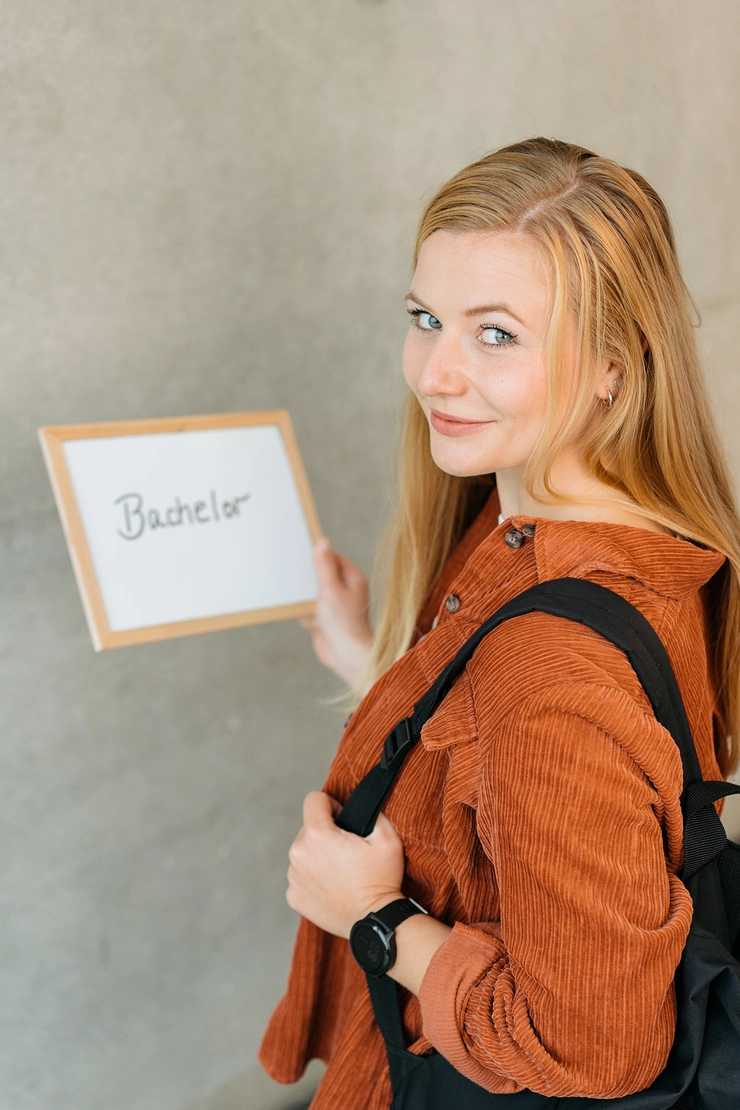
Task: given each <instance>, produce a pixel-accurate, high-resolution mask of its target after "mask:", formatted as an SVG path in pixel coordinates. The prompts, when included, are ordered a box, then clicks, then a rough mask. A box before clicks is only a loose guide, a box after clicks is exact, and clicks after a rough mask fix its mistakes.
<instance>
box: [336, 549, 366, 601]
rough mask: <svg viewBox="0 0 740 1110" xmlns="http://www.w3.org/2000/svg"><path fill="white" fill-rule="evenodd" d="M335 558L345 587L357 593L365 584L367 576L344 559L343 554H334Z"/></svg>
mask: <svg viewBox="0 0 740 1110" xmlns="http://www.w3.org/2000/svg"><path fill="white" fill-rule="evenodd" d="M335 558H336V560H337V563H338V567H339V574H340V575H341V578H342V582H343V583H344V585H345V586H346V587H347V589H348V590H351V592H352V593H359V592H360V590H363V589H365V588H366V586H367V576H366V575H365V573H364V572H363V571H361V570H360V568H359V567H358V566H356V565H355V564H354V563H353V562H351V561H350V560H349V559H345V557H344V556H343V555H336V556H335Z"/></svg>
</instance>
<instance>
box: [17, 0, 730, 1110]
mask: <svg viewBox="0 0 740 1110" xmlns="http://www.w3.org/2000/svg"><path fill="white" fill-rule="evenodd" d="M739 48H740V8H739V7H738V5H737V4H736V3H735V0H704V3H702V4H701V6H699V7H697V5H696V3H695V0H693V2H689V0H609V2H605V0H516V2H514V3H511V2H510V3H504V2H503V0H454V2H453V0H424V2H422V0H385V2H383V0H364V2H361V0H311V3H306V2H301V0H270V2H269V3H263V4H257V3H256V2H255V0H220V2H218V3H208V4H206V3H204V2H198V0H170V2H169V3H166V4H163V3H157V2H156V0H128V3H126V4H112V3H110V0H53V2H52V0H4V2H3V4H2V8H1V9H0V178H1V185H0V251H1V253H2V263H1V265H0V287H1V293H0V303H1V304H2V311H1V312H0V327H1V328H2V356H3V371H2V397H3V413H4V418H5V419H4V428H3V433H2V444H1V449H0V466H1V467H2V491H3V497H2V510H1V512H2V532H1V535H2V576H1V578H2V613H1V620H0V636H1V637H2V642H1V646H0V651H1V653H2V671H1V672H0V673H1V675H2V677H1V678H0V682H1V683H2V689H3V696H2V699H1V703H2V733H1V735H2V805H0V857H1V858H2V882H1V884H0V899H1V900H2V909H1V910H0V983H1V984H2V989H0V1029H1V1030H2V1035H1V1036H0V1107H2V1110H52V1108H53V1110H99V1108H100V1110H103V1108H104V1110H236V1108H237V1107H239V1108H249V1110H263V1108H265V1110H266V1108H270V1107H283V1106H287V1105H290V1104H291V1103H292V1101H294V1100H296V1099H297V1098H298V1096H299V1094H300V1090H304V1091H305V1090H308V1089H309V1088H310V1086H311V1084H312V1083H313V1082H314V1078H315V1077H314V1076H310V1077H309V1079H308V1080H307V1081H306V1083H304V1085H303V1087H302V1088H301V1089H300V1090H299V1091H298V1092H296V1091H295V1090H292V1091H291V1090H285V1089H283V1088H279V1087H278V1086H277V1085H276V1084H273V1083H272V1082H271V1081H269V1080H267V1079H266V1078H265V1077H263V1076H262V1075H261V1073H260V1071H259V1069H258V1068H257V1066H256V1064H255V1052H256V1047H257V1044H258V1040H259V1037H260V1033H261V1030H262V1028H263V1025H264V1022H265V1019H266V1017H267V1015H268V1013H269V1012H270V1009H271V1007H272V1006H273V1004H274V1003H275V1001H276V999H277V998H278V996H279V994H280V993H281V990H282V986H283V982H284V977H285V972H286V966H287V959H288V953H289V949H290V945H291V940H292V936H293V932H294V927H295V921H294V917H293V915H292V913H291V911H290V910H289V909H288V908H287V906H286V905H285V903H284V900H283V889H284V871H285V865H286V864H285V854H286V850H287V847H288V844H289V843H290V840H291V838H292V836H293V834H294V831H295V829H296V827H297V824H298V821H299V804H300V799H301V798H302V795H303V793H304V792H305V790H306V789H308V788H310V787H315V786H318V785H320V783H321V781H322V777H323V775H324V772H325V769H326V767H327V765H328V762H329V759H330V757H331V754H332V750H333V748H334V746H335V744H336V742H337V739H338V736H339V733H340V728H341V717H340V716H339V715H338V713H337V712H336V711H335V709H333V708H330V707H328V706H327V705H325V704H323V703H322V702H321V700H320V698H321V697H322V696H324V695H331V694H333V693H335V692H336V686H335V685H334V684H333V682H332V680H331V679H330V677H329V676H327V675H325V674H323V673H322V671H321V668H320V667H319V665H318V664H317V663H316V662H315V661H314V660H313V658H312V655H311V650H310V645H309V643H308V640H307V638H306V636H305V633H303V632H302V630H301V629H299V628H298V627H297V626H296V625H295V624H292V623H286V624H280V625H273V626H266V627H261V628H251V629H244V630H239V631H235V632H231V633H221V634H217V635H212V636H202V637H196V638H193V639H189V640H183V641H170V642H166V643H160V644H153V645H149V646H145V647H138V648H132V649H125V650H119V651H115V652H109V653H105V654H103V655H100V656H96V655H94V654H93V652H92V649H91V646H90V642H89V638H88V634H87V630H86V627H85V624H84V620H83V615H82V609H81V606H80V603H79V600H78V597H77V593H76V589H75V586H74V582H73V578H72V574H71V570H70V566H69V562H68V557H67V553H66V549H65V547H64V544H63V540H62V535H61V530H60V526H59V523H58V520H57V516H56V512H55V509H54V507H53V503H52V498H51V493H50V489H49V486H48V483H47V480H46V476H45V473H44V470H43V466H42V462H41V457H40V453H39V450H38V447H37V443H36V428H37V426H38V425H40V424H44V423H62V422H78V421H93V420H105V419H117V418H126V417H147V416H158V415H162V416H170V415H178V414H182V413H198V412H218V411H221V410H230V409H250V408H267V407H269V408H272V407H275V406H285V407H287V408H289V409H290V411H291V413H292V416H293V420H294V422H295V426H296V429H297V434H298V439H299V442H300V445H301V449H302V452H303V454H304V458H305V462H306V466H307V469H308V472H309V475H310V478H311V481H312V484H313V488H314V491H315V496H316V500H317V503H318V509H319V513H320V515H321V518H322V521H323V524H324V527H325V529H326V532H327V534H328V535H330V536H331V537H332V538H333V539H334V541H335V543H336V544H337V546H338V547H339V549H340V550H342V551H344V552H345V553H346V554H347V555H349V556H350V557H352V558H354V559H355V560H357V561H359V562H360V564H361V565H363V566H364V567H365V568H366V569H369V567H370V564H371V557H372V551H373V546H374V544H375V542H376V538H377V536H378V532H379V528H380V524H381V520H382V518H383V515H384V513H385V511H386V508H387V489H388V481H389V475H390V470H391V466H390V462H389V458H390V454H391V451H392V445H393V442H394V436H395V408H396V403H397V399H398V397H399V396H400V382H399V378H400V371H399V351H400V345H401V341H402V334H403V332H404V329H405V317H404V313H403V308H402V305H401V297H402V295H403V293H404V291H405V283H406V281H407V278H408V257H409V249H410V244H411V237H412V230H413V225H414V221H415V219H416V216H417V214H418V211H419V207H420V203H421V199H422V197H423V196H424V195H425V194H427V193H428V192H429V191H430V190H431V189H432V188H433V187H434V186H435V185H437V184H438V183H440V182H441V181H442V180H444V179H445V178H446V177H447V176H448V175H449V174H450V173H452V172H453V171H454V170H455V169H457V168H458V167H459V166H461V165H463V164H464V163H466V162H467V161H470V160H471V159H473V158H475V157H477V156H479V155H480V154H482V153H483V152H485V151H486V150H489V149H491V148H493V147H496V146H498V145H500V144H502V143H504V142H507V141H512V140H514V139H517V138H520V137H523V136H526V135H531V134H540V133H544V134H547V135H555V136H558V137H563V138H568V139H571V140H575V141H578V142H581V143H584V144H587V145H592V146H593V147H595V148H596V149H597V150H599V151H603V152H604V153H607V154H609V155H611V156H613V157H615V158H617V159H620V160H622V161H625V162H626V163H628V164H630V165H633V166H635V167H636V168H638V169H639V170H641V171H642V172H643V173H645V174H646V175H647V177H648V178H649V179H650V180H651V181H652V182H653V183H654V184H655V185H656V186H657V188H658V189H659V190H660V191H661V192H662V193H663V195H664V196H665V198H666V200H667V201H668V204H669V206H670V209H671V211H672V213H673V216H674V219H675V222H676V226H677V231H678V237H679V240H680V247H681V254H682V257H683V261H684V265H685V269H686V273H687V276H688V279H689V282H690V284H691V286H692V288H693V291H694V293H695V295H696V298H697V300H698V303H699V306H700V308H701V310H702V314H703V319H704V326H703V328H702V333H701V336H702V343H703V345H704V348H705V350H706V353H707V360H708V364H709V367H710V376H711V385H712V391H713V396H714V398H715V401H716V404H717V409H718V412H719V415H720V418H721V421H722V424H723V428H724V431H725V435H726V438H727V442H728V447H729V450H730V453H731V456H732V459H733V465H734V467H735V472H736V473H737V474H738V476H740V445H739V444H738V441H737V436H736V429H737V426H738V416H740V375H738V369H737V350H738V345H739V344H740V221H738V218H737V182H738V177H739V175H740V140H739V138H738V135H739V134H740V131H739V128H740V108H739V106H738V105H739V101H738V93H739V92H740V89H739V87H738V86H739V84H740V67H738V64H737V58H738V49H739Z"/></svg>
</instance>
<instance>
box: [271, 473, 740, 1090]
mask: <svg viewBox="0 0 740 1110" xmlns="http://www.w3.org/2000/svg"><path fill="white" fill-rule="evenodd" d="M498 511H499V504H498V497H497V495H496V493H495V492H494V494H492V496H491V497H490V499H489V501H488V503H487V505H486V506H485V508H484V509H483V511H482V512H481V514H480V515H479V516H478V518H477V519H476V521H475V522H474V523H473V525H472V527H471V528H470V529H469V531H468V533H467V534H466V535H465V537H464V538H463V540H462V541H461V543H460V545H459V546H458V548H457V549H456V551H455V552H454V553H453V555H452V557H451V558H450V560H449V561H448V563H447V565H446V567H445V568H444V570H443V572H442V574H441V576H440V578H439V580H438V582H437V583H436V585H435V587H434V588H433V590H432V593H431V594H430V597H429V598H428V600H427V602H426V604H425V606H424V610H423V612H422V614H421V617H420V623H419V636H418V638H417V642H416V643H415V645H414V646H413V647H411V648H410V650H409V651H407V652H406V654H405V655H404V656H403V657H402V658H401V659H399V660H398V662H396V663H395V664H394V665H393V666H392V667H391V668H390V670H389V671H388V672H387V673H386V674H384V675H383V676H382V677H381V678H380V679H379V680H378V681H377V682H376V683H375V684H374V685H373V686H372V688H371V689H370V691H369V692H368V694H367V695H366V697H365V698H364V699H363V701H362V702H361V704H360V705H359V706H358V708H357V709H356V710H355V712H354V714H353V715H352V717H351V719H350V721H349V723H348V726H347V728H346V730H345V733H344V736H343V738H342V741H341V743H340V746H339V750H338V752H337V755H336V758H335V759H334V762H333V764H332V767H331V769H330V772H329V776H328V779H327V781H326V784H325V789H326V790H327V791H328V792H329V793H330V794H332V795H334V796H335V797H336V798H339V799H340V800H344V799H346V798H347V796H348V795H349V793H350V791H351V790H352V788H353V787H354V786H355V785H356V783H357V782H358V781H359V780H360V779H361V778H362V777H363V775H364V774H365V773H366V772H367V771H368V770H369V769H370V768H371V767H372V766H373V764H375V763H376V762H377V760H378V758H379V756H380V752H381V749H382V745H383V740H384V738H385V736H386V734H387V733H388V732H389V731H390V730H391V728H392V727H393V726H394V725H395V723H396V722H397V721H398V720H399V719H400V718H401V717H404V716H406V715H408V714H409V713H410V712H411V709H412V707H413V705H414V703H415V702H416V701H417V700H418V699H419V697H420V696H421V695H422V694H423V693H424V692H425V691H426V690H427V688H428V687H429V686H430V685H431V683H432V681H433V680H434V679H435V678H436V676H437V675H438V674H439V672H440V671H441V670H442V668H443V667H444V665H445V664H446V663H447V662H448V661H449V660H450V659H451V658H452V657H453V656H454V655H455V653H456V652H457V650H458V649H459V648H460V646H461V645H462V644H463V642H464V641H465V640H466V639H467V637H468V636H469V635H470V634H471V633H472V632H473V631H474V630H475V629H476V628H477V627H478V626H479V625H480V624H481V623H482V622H483V621H484V620H485V619H486V618H487V617H488V616H490V615H491V614H492V613H493V612H495V610H496V609H498V608H499V607H500V606H501V605H503V604H504V603H505V602H506V601H508V600H509V599H510V598H512V597H514V596H515V595H516V594H519V593H521V592H522V591H523V590H525V589H527V588H528V587H529V586H532V585H534V584H535V583H536V582H542V581H545V580H548V579H552V578H562V577H566V576H574V577H577V578H587V579H589V580H591V581H593V582H598V583H600V584H602V585H604V586H607V587H608V588H609V589H612V590H615V591H616V592H617V593H620V594H622V596H623V597H625V598H627V600H628V601H630V602H631V603H632V604H633V605H636V606H637V608H638V609H639V610H640V611H641V612H642V613H643V614H644V615H645V616H646V617H647V619H648V620H649V621H650V622H651V624H652V625H653V626H654V628H655V629H656V631H657V632H658V634H659V635H660V636H661V638H662V640H663V643H664V644H665V647H666V649H667V651H668V654H669V656H670V658H671V662H672V663H673V667H674V670H675V672H676V676H677V678H678V683H679V686H680V688H681V692H682V694H683V698H684V701H685V704H686V710H687V713H688V717H689V721H690V723H691V727H692V732H693V735H694V739H695V742H696V746H697V749H698V754H699V760H700V763H701V766H702V770H703V774H704V777H705V778H719V777H720V775H719V770H718V767H717V763H716V758H715V754H714V743H713V730H714V728H715V727H716V722H715V717H714V695H713V691H712V686H711V682H710V680H709V677H708V667H707V627H706V618H705V610H704V601H703V596H702V586H703V585H704V584H705V583H706V582H707V581H708V580H709V579H710V578H711V576H712V575H713V574H714V573H715V572H716V571H717V569H718V568H719V567H720V566H721V565H722V563H723V561H724V556H722V555H720V554H718V553H717V552H715V551H712V550H708V549H706V548H702V547H699V546H698V545H696V544H693V543H691V542H689V541H687V540H684V539H681V538H674V537H672V536H668V535H664V534H659V533H656V532H651V531H648V530H646V529H641V528H632V527H628V526H626V525H617V524H601V523H586V522H581V521H551V520H546V519H544V518H538V517H529V516H515V517H510V518H508V519H507V520H506V521H504V522H503V523H502V524H500V525H497V516H498ZM523 525H534V534H533V535H530V536H526V537H525V539H524V542H523V543H522V545H521V546H519V547H512V546H510V544H509V543H508V542H507V539H506V533H507V532H510V531H511V530H512V529H514V530H518V531H521V530H522V527H523ZM525 531H530V532H531V531H532V529H526V530H525ZM450 596H454V598H455V599H457V600H453V601H450V600H449V598H450ZM451 610H452V611H451ZM681 786H682V773H681V759H680V756H679V753H678V749H677V747H676V745H675V743H674V741H673V740H672V738H671V737H670V735H669V734H668V733H667V732H666V731H665V730H664V729H663V728H662V727H661V726H660V725H658V723H657V722H656V720H655V718H654V716H653V713H652V711H651V708H650V705H649V702H648V700H647V697H646V695H645V693H644V691H643V690H642V687H641V686H640V684H639V682H638V681H637V678H636V676H635V674H634V672H633V670H632V668H631V667H630V665H629V663H628V662H627V660H626V658H625V657H624V656H623V655H622V653H621V652H620V651H619V650H618V649H617V648H616V647H614V646H613V645H612V644H610V643H608V642H607V641H605V640H603V639H602V638H601V637H599V636H598V635H597V634H596V633H594V632H592V631H591V630H590V629H588V628H586V627H584V626H582V625H578V624H575V623H573V622H570V621H564V620H562V619H559V618H557V617H553V616H550V615H548V614H543V613H532V614H528V615H526V616H523V617H519V618H517V619H516V620H512V621H507V622H505V623H504V624H503V625H501V626H500V627H499V628H498V629H496V630H495V631H494V632H493V633H492V634H491V635H490V636H489V637H488V638H487V639H486V640H484V642H483V643H482V645H481V646H480V647H479V649H478V650H477V652H476V653H475V655H474V656H473V659H472V660H471V662H470V663H469V665H468V667H467V669H466V671H465V673H464V674H463V675H462V677H461V678H460V679H459V680H458V681H457V683H456V684H455V686H454V687H453V689H452V691H451V693H450V694H449V695H448V696H447V698H446V699H445V701H444V702H443V704H442V705H441V707H440V708H439V710H438V711H437V713H436V714H435V715H434V716H433V717H432V718H431V720H430V721H429V722H428V723H427V724H426V726H425V727H424V730H423V733H422V743H421V744H419V745H417V747H416V749H415V750H414V751H413V752H412V753H411V755H410V756H409V757H407V759H406V762H405V763H404V765H403V768H402V770H401V772H400V774H399V776H398V778H397V780H396V783H395V785H394V788H393V791H392V793H391V795H390V797H389V799H388V801H387V803H386V806H385V812H386V814H387V815H388V817H389V818H390V820H391V821H392V822H393V824H394V825H395V827H396V829H397V831H398V833H399V835H400V837H401V839H402V841H403V844H404V849H405V854H406V878H405V881H404V893H405V894H407V895H409V896H411V897H413V898H414V899H416V901H418V902H420V903H421V904H422V905H423V906H425V907H426V908H427V909H428V910H429V911H430V913H431V914H433V915H434V916H435V917H437V918H439V919H440V920H441V921H444V922H446V923H447V924H448V925H451V926H453V929H452V933H451V934H450V937H449V938H448V940H447V941H445V943H444V944H443V945H442V946H441V948H439V950H438V951H437V952H436V954H435V955H434V957H433V959H432V961H431V963H430V965H429V968H428V970H427V972H426V974H425V976H424V979H423V982H422V985H421V990H420V993H419V997H418V998H416V997H415V996H412V995H410V994H408V993H406V992H402V997H403V999H404V1021H405V1026H406V1033H407V1038H408V1039H407V1044H409V1046H410V1048H411V1050H412V1051H413V1052H416V1053H424V1052H428V1051H429V1050H430V1049H431V1048H432V1047H434V1048H436V1049H437V1050H438V1051H440V1052H441V1053H442V1054H443V1055H444V1056H446V1057H447V1059H448V1060H450V1062H451V1063H452V1064H453V1065H454V1066H455V1067H456V1068H457V1069H458V1070H459V1071H461V1072H462V1073H463V1074H465V1075H466V1076H468V1077H469V1078H470V1079H472V1080H473V1081H475V1082H476V1083H479V1084H481V1085H482V1086H484V1087H486V1088H487V1089H488V1090H490V1091H496V1092H501V1093H509V1092H514V1091H518V1090H520V1089H521V1088H523V1087H529V1088H531V1089H532V1090H535V1091H538V1092H540V1093H542V1094H547V1095H553V1096H561V1097H563V1096H569V1095H590V1096H595V1097H603V1098H609V1097H617V1096H619V1095H623V1094H627V1093H630V1092H632V1091H636V1090H641V1089H642V1088H644V1087H646V1086H648V1085H649V1084H650V1083H651V1082H652V1080H653V1079H654V1078H655V1076H656V1075H658V1074H659V1072H660V1071H661V1070H662V1068H663V1066H664V1064H665V1061H666V1058H667V1055H668V1052H669V1049H670V1046H671V1043H672V1039H673V1032H674V1025H675V997H674V991H673V976H674V972H675V968H676V965H677V964H678V961H679V959H680V956H681V951H682V948H683V945H684V943H685V939H686V935H687V933H688V929H689V924H690V921H691V912H692V908H691V899H690V896H689V894H688V892H687V891H686V889H685V888H684V886H683V885H682V883H681V882H680V881H679V879H678V878H677V876H676V872H677V870H678V869H679V867H680V864H681V851H682V848H681V841H682V818H681V810H680V794H681ZM314 1057H319V1058H321V1059H322V1060H324V1061H325V1062H326V1063H327V1064H328V1067H327V1071H326V1073H325V1075H324V1077H323V1079H322V1082H321V1085H320V1087H319V1091H318V1093H317V1095H316V1097H315V1099H314V1102H313V1103H312V1110H387V1108H388V1106H389V1105H390V1102H391V1092H390V1083H389V1078H388V1068H387V1064H386V1058H385V1052H384V1046H383V1042H382V1039H381V1036H380V1033H379V1031H378V1029H377V1026H376V1024H375V1022H374V1019H373V1013H372V1008H371V1005H370V1000H369V997H368V993H367V987H366V984H365V981H364V976H363V974H362V972H361V971H360V969H359V968H358V967H357V966H356V964H355V963H354V961H353V959H352V956H351V955H350V952H349V947H348V943H347V941H346V940H343V939H340V938H337V937H334V936H330V935H328V934H327V933H324V932H323V931H322V930H320V929H318V928H317V927H316V926H314V925H312V924H311V923H310V922H308V921H305V920H301V922H300V926H299V929H298V936H297V939H296V944H295V951H294V956H293V964H292V967H291V971H290V976H289V981H288V988H287V992H286V994H285V995H284V997H283V999H282V1001H281V1002H280V1003H279V1005H278V1006H277V1008H276V1010H275V1012H274V1013H273V1016H272V1018H271V1021H270V1024H269V1027H268V1029H267V1032H266V1034H265V1037H264V1040H263V1043H262V1047H261V1050H260V1059H261V1062H262V1064H263V1066H264V1067H265V1069H266V1070H267V1071H268V1072H269V1074H270V1075H272V1076H273V1077H274V1078H275V1079H277V1080H279V1081H280V1082H283V1083H290V1082H294V1081H295V1080H296V1079H298V1078H299V1077H300V1075H301V1074H302V1072H303V1069H304V1068H305V1066H306V1063H307V1062H308V1061H309V1060H310V1059H312V1058H314Z"/></svg>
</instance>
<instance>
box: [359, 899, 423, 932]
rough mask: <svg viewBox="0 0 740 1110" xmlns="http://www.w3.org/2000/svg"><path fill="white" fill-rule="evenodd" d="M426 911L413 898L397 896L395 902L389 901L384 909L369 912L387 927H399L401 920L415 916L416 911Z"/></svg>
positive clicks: (370, 915)
mask: <svg viewBox="0 0 740 1110" xmlns="http://www.w3.org/2000/svg"><path fill="white" fill-rule="evenodd" d="M426 912H427V911H426V910H425V909H422V907H421V906H420V905H418V904H417V903H416V902H414V901H413V900H412V899H411V898H396V900H395V901H394V902H389V903H388V905H387V906H383V908H382V909H380V910H375V911H374V912H373V913H369V914H368V917H374V918H377V920H378V921H380V923H381V925H384V926H385V927H386V929H397V928H398V926H399V925H400V924H401V922H402V921H405V920H406V919H407V918H409V917H413V916H414V914H416V913H424V914H425V913H426Z"/></svg>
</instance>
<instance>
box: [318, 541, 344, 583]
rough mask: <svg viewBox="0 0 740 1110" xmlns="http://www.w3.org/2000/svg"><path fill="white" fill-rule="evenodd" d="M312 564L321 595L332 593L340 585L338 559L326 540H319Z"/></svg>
mask: <svg viewBox="0 0 740 1110" xmlns="http://www.w3.org/2000/svg"><path fill="white" fill-rule="evenodd" d="M314 563H315V564H316V577H317V578H318V580H319V591H320V592H321V593H334V592H335V591H336V590H337V589H338V588H339V587H340V586H341V584H342V579H341V575H340V572H339V557H338V556H337V555H336V554H335V552H334V551H333V550H332V546H331V543H330V542H329V540H327V539H321V540H319V541H318V543H317V544H316V546H315V547H314Z"/></svg>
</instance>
